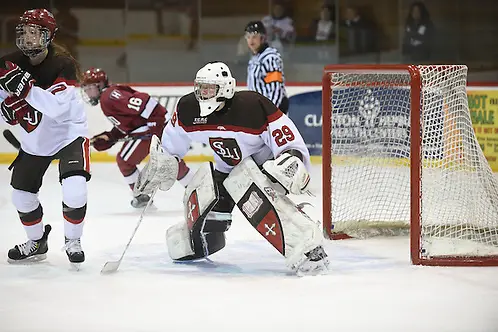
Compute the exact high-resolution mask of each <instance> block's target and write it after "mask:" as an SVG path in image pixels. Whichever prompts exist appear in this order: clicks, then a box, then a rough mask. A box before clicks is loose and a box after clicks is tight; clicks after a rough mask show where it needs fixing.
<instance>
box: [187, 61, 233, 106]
mask: <svg viewBox="0 0 498 332" xmlns="http://www.w3.org/2000/svg"><path fill="white" fill-rule="evenodd" d="M194 94H195V98H196V99H197V101H198V102H199V106H200V109H201V114H200V115H201V116H208V115H209V114H211V113H213V112H214V111H216V110H218V109H219V108H220V106H221V107H222V106H223V105H224V102H225V100H226V99H230V98H232V97H233V95H234V94H235V78H233V77H232V73H231V72H230V68H228V66H227V65H226V64H224V63H223V62H212V63H208V64H207V65H205V66H204V67H202V68H201V69H199V71H198V72H197V74H196V75H195V80H194Z"/></svg>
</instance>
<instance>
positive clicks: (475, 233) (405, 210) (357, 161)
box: [323, 65, 498, 265]
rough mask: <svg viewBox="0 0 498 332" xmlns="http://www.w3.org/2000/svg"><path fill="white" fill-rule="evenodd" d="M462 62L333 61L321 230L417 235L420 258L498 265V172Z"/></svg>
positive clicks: (415, 257)
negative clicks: (480, 134) (487, 152)
mask: <svg viewBox="0 0 498 332" xmlns="http://www.w3.org/2000/svg"><path fill="white" fill-rule="evenodd" d="M466 81H467V67H466V66H463V65H427V66H407V65H385V66H375V65H373V66H355V65H338V66H327V67H326V68H325V72H324V76H323V190H324V192H323V197H324V198H323V208H324V211H323V212H324V216H323V218H324V230H325V232H326V233H327V234H328V235H329V236H330V237H331V238H337V237H339V238H341V237H343V236H344V235H347V236H351V237H355V238H366V237H372V236H396V235H408V234H409V235H410V238H411V241H410V242H411V256H412V262H413V263H414V264H425V265H498V181H497V178H496V177H495V175H494V174H493V172H492V171H491V168H490V166H489V165H488V163H487V161H486V159H485V157H484V155H483V153H482V150H481V148H480V146H479V143H478V141H477V139H476V137H475V134H474V130H473V127H472V122H471V118H470V113H469V108H468V104H467V93H466Z"/></svg>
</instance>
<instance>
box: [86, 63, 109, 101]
mask: <svg viewBox="0 0 498 332" xmlns="http://www.w3.org/2000/svg"><path fill="white" fill-rule="evenodd" d="M108 86H109V79H108V78H107V74H106V73H105V71H103V70H102V69H100V68H90V69H88V70H86V71H85V72H84V73H83V79H82V80H81V91H82V93H83V100H85V101H86V102H87V103H89V104H90V105H92V106H95V105H97V104H98V103H99V100H100V95H101V94H102V91H104V89H105V88H107V87H108Z"/></svg>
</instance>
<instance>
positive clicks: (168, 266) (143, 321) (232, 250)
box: [0, 164, 498, 332]
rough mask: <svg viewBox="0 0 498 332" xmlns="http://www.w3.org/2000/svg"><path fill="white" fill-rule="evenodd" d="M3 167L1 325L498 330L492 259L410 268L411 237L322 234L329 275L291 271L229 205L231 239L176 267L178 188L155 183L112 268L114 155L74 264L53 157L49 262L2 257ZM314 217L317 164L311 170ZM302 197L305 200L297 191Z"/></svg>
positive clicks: (8, 241)
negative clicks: (173, 234)
mask: <svg viewBox="0 0 498 332" xmlns="http://www.w3.org/2000/svg"><path fill="white" fill-rule="evenodd" d="M1 166H2V168H1V170H0V216H1V218H0V331H1V332H11V331H22V332H24V331H37V332H41V331H50V332H56V331H71V332H79V331H82V332H83V331H86V332H93V331H98V332H105V331H119V332H125V331H133V332H135V331H136V332H139V331H144V332H149V331H150V332H152V331H175V332H176V331H178V332H180V331H216V332H219V331H237V332H239V331H257V332H260V331H273V332H277V331H285V332H290V331H306V332H318V331H327V332H328V331H337V332H341V331H379V332H380V331H419V332H429V331H438V332H442V331H451V332H454V331H469V332H470V331H472V332H480V331H487V332H496V331H498V268H455V267H452V268H444V267H418V266H412V265H410V261H409V246H408V238H394V239H370V240H344V241H335V242H327V244H326V249H327V251H328V253H329V255H330V256H331V270H330V272H329V274H328V275H323V276H318V277H304V278H298V277H296V276H293V275H292V274H290V273H289V271H288V270H287V268H286V267H285V264H284V261H283V259H282V257H280V256H279V255H278V253H277V252H276V251H275V250H274V249H273V248H272V247H271V246H270V245H269V244H267V243H266V242H265V241H264V240H263V239H262V238H261V237H260V235H259V234H257V233H256V231H255V230H253V229H252V228H251V226H250V225H249V224H248V222H246V221H245V220H244V219H243V218H242V215H241V214H240V213H239V212H238V211H237V212H236V213H235V215H234V221H233V224H232V228H231V229H230V230H229V232H228V233H227V242H228V244H227V247H226V248H225V249H223V250H222V251H221V252H219V253H217V254H215V255H213V256H212V257H211V260H209V261H207V260H206V261H201V262H197V263H185V264H175V263H173V262H171V260H170V259H169V257H168V254H167V250H166V245H165V241H164V235H165V230H166V228H167V227H168V226H170V225H172V224H174V223H176V222H178V221H180V220H181V219H182V214H183V212H182V205H181V197H182V193H183V192H182V188H181V187H180V186H179V185H178V184H176V185H175V186H174V187H173V188H172V190H170V191H169V192H160V193H159V194H158V195H157V197H156V200H155V206H156V207H157V210H155V211H151V213H149V214H147V215H146V217H145V219H144V221H143V223H142V225H141V226H140V229H139V230H138V233H137V235H136V237H135V239H134V241H133V243H132V245H131V247H130V249H129V251H128V253H127V255H126V256H125V258H124V260H123V262H122V264H121V267H120V269H119V271H118V272H117V273H116V274H113V275H106V276H102V275H100V273H99V272H100V269H101V268H102V265H103V264H104V263H105V262H106V261H108V260H115V259H117V258H119V255H120V254H121V251H122V249H123V247H124V245H125V244H126V242H127V240H128V238H129V236H130V234H131V232H132V230H133V228H134V227H135V225H136V222H137V220H138V217H139V214H140V211H136V210H134V209H133V208H131V207H130V205H129V201H130V193H129V190H128V189H127V186H126V185H125V183H124V181H123V179H122V178H121V176H120V173H119V171H118V168H117V167H116V165H114V164H94V165H93V178H92V180H91V181H90V184H89V192H90V197H89V203H88V214H87V219H86V225H85V233H84V237H83V238H82V245H83V248H84V249H85V252H86V255H87V261H86V262H85V263H84V264H83V266H82V268H81V270H80V271H78V272H77V271H74V270H72V269H71V268H70V266H69V264H68V262H67V258H66V256H65V253H64V252H63V251H62V250H61V248H62V246H63V244H64V243H63V242H64V241H63V233H62V229H63V227H62V214H61V202H60V200H61V196H60V195H61V190H60V186H59V184H58V178H57V167H56V166H55V165H52V166H51V168H50V169H49V171H48V173H47V175H46V177H45V179H44V186H43V187H42V190H41V192H40V200H41V202H42V204H43V207H44V211H45V217H44V221H45V222H49V223H50V224H51V225H52V226H53V230H52V233H51V234H50V238H49V247H50V250H49V252H48V259H47V260H46V261H45V262H43V263H39V264H37V265H30V266H14V265H10V264H8V263H7V251H8V249H9V248H11V247H12V246H13V245H15V244H17V243H20V242H24V241H25V234H24V231H23V229H22V227H21V224H20V222H19V221H18V217H17V213H16V211H15V209H14V208H13V206H12V205H11V203H10V192H11V188H10V186H9V177H10V173H9V172H8V171H7V169H6V165H1ZM313 181H314V183H313V185H314V189H315V191H316V193H317V197H316V198H312V199H311V201H312V202H313V203H315V204H316V209H317V210H316V213H317V215H319V214H320V209H321V198H320V168H319V167H316V169H314V179H313ZM300 198H301V200H299V201H298V202H300V201H302V200H307V201H310V198H309V197H307V196H305V197H300Z"/></svg>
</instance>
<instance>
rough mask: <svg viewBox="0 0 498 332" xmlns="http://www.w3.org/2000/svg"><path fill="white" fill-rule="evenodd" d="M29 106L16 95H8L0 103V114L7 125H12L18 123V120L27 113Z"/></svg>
mask: <svg viewBox="0 0 498 332" xmlns="http://www.w3.org/2000/svg"><path fill="white" fill-rule="evenodd" d="M30 108H31V106H29V104H28V103H27V102H26V101H25V100H24V99H19V98H18V97H16V96H10V97H7V98H5V100H4V101H3V102H2V103H1V104H0V114H1V116H2V118H3V119H4V120H5V122H7V123H8V124H9V125H11V126H13V125H16V124H18V123H19V120H20V119H22V118H23V117H24V115H26V113H28V111H29V110H30Z"/></svg>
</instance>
